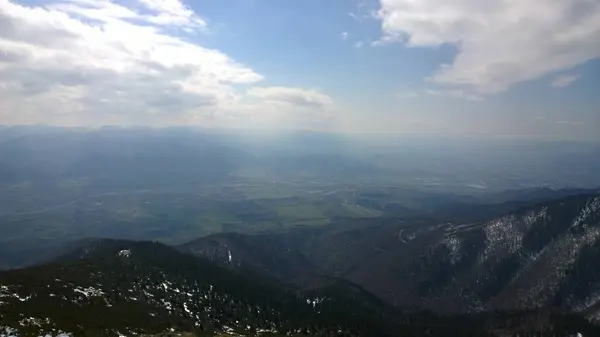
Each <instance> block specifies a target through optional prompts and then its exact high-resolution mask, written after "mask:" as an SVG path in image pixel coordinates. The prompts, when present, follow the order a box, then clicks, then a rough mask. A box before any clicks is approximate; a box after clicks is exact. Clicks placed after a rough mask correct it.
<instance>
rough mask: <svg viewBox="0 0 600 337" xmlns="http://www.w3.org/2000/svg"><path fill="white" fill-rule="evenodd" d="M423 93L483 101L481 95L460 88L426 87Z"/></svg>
mask: <svg viewBox="0 0 600 337" xmlns="http://www.w3.org/2000/svg"><path fill="white" fill-rule="evenodd" d="M425 93H426V94H428V95H432V96H440V97H450V98H459V99H464V100H467V101H483V100H484V98H483V96H481V95H479V94H476V93H473V92H470V91H466V90H462V89H438V90H434V89H427V90H425Z"/></svg>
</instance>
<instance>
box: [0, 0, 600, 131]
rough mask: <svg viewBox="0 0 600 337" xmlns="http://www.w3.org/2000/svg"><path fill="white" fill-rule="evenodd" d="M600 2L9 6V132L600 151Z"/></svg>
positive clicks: (2, 41) (2, 60) (4, 39)
mask: <svg viewBox="0 0 600 337" xmlns="http://www.w3.org/2000/svg"><path fill="white" fill-rule="evenodd" d="M599 38H600V0H527V1H523V0H486V1H481V0H301V1H300V0H297V1H291V0H285V1H281V0H196V1H192V0H112V1H109V0H50V1H40V0H18V1H17V0H0V124H5V125H22V124H28V125H29V124H48V125H63V126H92V127H93V126H102V125H123V126H133V125H147V126H155V127H160V126H172V125H192V126H194V125H198V126H207V127H227V128H249V129H276V130H287V129H308V130H317V131H329V132H343V133H362V134H371V133H376V134H400V135H402V134H435V135H440V134H450V135H453V134H456V135H485V136H502V137H505V136H506V137H524V138H550V139H577V140H594V141H600V43H599V42H598V41H599Z"/></svg>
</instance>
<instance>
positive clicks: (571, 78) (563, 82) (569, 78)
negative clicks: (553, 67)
mask: <svg viewBox="0 0 600 337" xmlns="http://www.w3.org/2000/svg"><path fill="white" fill-rule="evenodd" d="M580 77H581V76H580V75H560V76H557V77H555V78H554V79H553V80H552V82H550V86H552V87H554V88H564V87H567V86H569V85H571V83H573V82H575V81H577V80H578V79H579V78H580Z"/></svg>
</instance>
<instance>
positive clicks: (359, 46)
mask: <svg viewBox="0 0 600 337" xmlns="http://www.w3.org/2000/svg"><path fill="white" fill-rule="evenodd" d="M364 45H365V43H364V42H363V41H356V42H355V43H354V47H355V48H362V47H363V46H364Z"/></svg>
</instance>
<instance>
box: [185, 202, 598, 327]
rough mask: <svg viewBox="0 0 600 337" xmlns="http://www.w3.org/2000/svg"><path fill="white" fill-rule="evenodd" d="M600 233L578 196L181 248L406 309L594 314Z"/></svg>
mask: <svg viewBox="0 0 600 337" xmlns="http://www.w3.org/2000/svg"><path fill="white" fill-rule="evenodd" d="M599 237H600V195H598V194H582V195H575V196H566V197H562V198H559V199H556V200H551V201H543V202H540V203H537V204H534V205H530V204H528V205H527V206H525V207H523V208H519V209H516V210H512V211H510V212H507V213H505V214H503V215H501V216H494V217H492V218H488V219H486V220H482V221H476V222H441V223H440V222H430V223H426V222H425V223H423V222H421V223H418V224H417V223H413V222H410V221H404V222H401V221H398V222H397V223H391V224H390V223H389V222H388V223H386V224H384V225H379V226H377V225H375V226H369V227H362V228H358V229H356V228H355V229H351V230H346V231H344V230H335V231H328V230H298V231H294V232H291V233H284V234H276V235H269V234H264V235H245V236H244V235H233V234H217V235H214V236H210V237H206V238H201V239H199V240H195V241H193V242H190V243H188V244H186V245H183V246H181V247H180V249H182V250H184V251H187V252H191V253H193V254H196V255H202V256H205V257H208V258H211V259H213V260H214V261H217V262H221V263H222V264H224V265H229V266H230V268H235V266H236V265H244V266H248V265H250V266H253V267H255V268H258V269H260V270H263V271H264V272H266V273H268V274H269V275H272V276H273V277H277V278H279V279H280V280H282V281H284V282H288V283H291V284H296V285H298V284H301V285H304V286H307V285H310V284H311V281H310V280H317V279H323V278H341V279H345V280H347V281H349V282H352V283H354V284H357V285H359V286H361V287H363V288H364V289H366V290H367V291H369V292H371V293H373V294H375V295H376V296H378V297H379V298H381V299H384V300H385V301H386V302H387V303H389V304H392V305H394V306H397V307H399V308H402V309H404V310H409V311H414V310H420V309H422V308H428V309H431V310H434V311H436V312H441V313H454V314H456V313H465V312H485V311H493V310H531V309H537V308H544V307H557V308H564V309H567V310H570V311H573V312H582V313H585V314H587V315H589V316H592V317H597V316H598V313H600V269H599V268H598V267H597V264H596V263H595V262H594V261H598V260H599V259H600V240H598V238H599ZM230 256H231V258H229V257H230Z"/></svg>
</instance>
